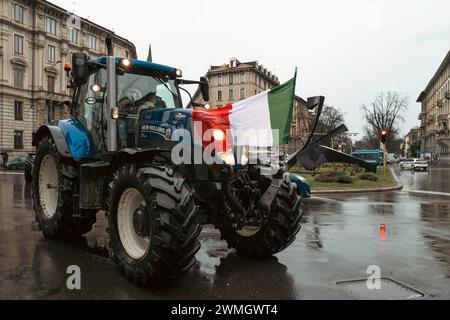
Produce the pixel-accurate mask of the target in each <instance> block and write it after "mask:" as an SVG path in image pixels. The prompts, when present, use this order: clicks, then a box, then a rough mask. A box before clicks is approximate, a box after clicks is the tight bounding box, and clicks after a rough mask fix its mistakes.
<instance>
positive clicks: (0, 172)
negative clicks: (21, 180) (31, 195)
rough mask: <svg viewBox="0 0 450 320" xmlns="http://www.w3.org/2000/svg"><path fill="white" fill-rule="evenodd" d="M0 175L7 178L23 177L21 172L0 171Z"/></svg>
mask: <svg viewBox="0 0 450 320" xmlns="http://www.w3.org/2000/svg"><path fill="white" fill-rule="evenodd" d="M0 174H3V175H7V176H23V172H6V171H0Z"/></svg>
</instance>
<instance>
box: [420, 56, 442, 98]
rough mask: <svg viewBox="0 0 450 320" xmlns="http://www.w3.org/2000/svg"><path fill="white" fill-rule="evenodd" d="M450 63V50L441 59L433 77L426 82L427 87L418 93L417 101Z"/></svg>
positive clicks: (426, 92)
mask: <svg viewBox="0 0 450 320" xmlns="http://www.w3.org/2000/svg"><path fill="white" fill-rule="evenodd" d="M449 63H450V50H449V51H448V53H447V55H446V56H445V58H444V60H443V61H442V63H441V65H440V66H439V68H438V69H437V71H436V73H435V74H434V76H433V78H431V80H430V82H429V83H428V85H427V87H426V88H425V90H424V91H422V92H421V93H420V95H419V98H417V102H422V101H423V100H424V99H425V97H426V96H427V94H428V93H429V91H430V89H431V87H432V86H433V85H434V83H435V82H436V81H437V79H438V78H439V76H440V75H441V73H442V72H443V71H444V70H445V68H446V67H447V65H448V64H449Z"/></svg>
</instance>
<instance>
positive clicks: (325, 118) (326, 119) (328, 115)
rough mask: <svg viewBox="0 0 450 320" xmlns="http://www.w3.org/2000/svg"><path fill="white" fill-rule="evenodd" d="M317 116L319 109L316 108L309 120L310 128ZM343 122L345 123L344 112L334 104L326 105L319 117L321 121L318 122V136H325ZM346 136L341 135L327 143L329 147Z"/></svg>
mask: <svg viewBox="0 0 450 320" xmlns="http://www.w3.org/2000/svg"><path fill="white" fill-rule="evenodd" d="M316 117H317V110H314V111H313V112H312V114H311V115H310V117H309V120H310V122H311V123H310V125H309V127H310V128H312V127H313V125H314V121H315V120H316ZM343 123H344V113H342V111H340V110H339V109H337V108H335V107H333V106H324V108H323V110H322V114H321V116H320V118H319V122H318V124H317V129H316V134H317V136H323V135H325V134H327V133H328V132H330V131H331V130H333V129H336V128H337V127H339V126H340V125H341V124H343ZM316 138H317V137H316ZM344 138H345V136H344V135H339V136H337V137H335V138H334V139H332V140H333V141H331V139H330V141H328V142H327V145H328V146H329V147H332V146H333V142H334V141H338V140H339V141H341V140H342V139H344Z"/></svg>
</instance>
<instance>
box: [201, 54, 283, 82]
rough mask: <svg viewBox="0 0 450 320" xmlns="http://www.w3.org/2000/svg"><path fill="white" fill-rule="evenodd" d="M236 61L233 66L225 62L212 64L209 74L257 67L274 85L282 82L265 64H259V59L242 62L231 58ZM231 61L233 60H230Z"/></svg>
mask: <svg viewBox="0 0 450 320" xmlns="http://www.w3.org/2000/svg"><path fill="white" fill-rule="evenodd" d="M231 60H234V61H235V62H236V66H231V63H229V64H223V65H221V66H211V67H210V69H209V70H208V74H211V73H227V72H231V71H233V72H238V71H242V70H246V69H255V70H256V71H258V72H259V73H260V74H261V75H263V76H264V77H265V78H266V79H267V80H268V81H270V82H272V84H273V85H278V84H280V82H279V79H278V77H277V76H276V75H275V74H273V73H272V72H270V71H268V70H267V68H265V67H264V66H263V65H261V64H259V63H258V61H248V62H240V61H239V60H238V59H235V58H233V59H231ZM230 62H231V61H230Z"/></svg>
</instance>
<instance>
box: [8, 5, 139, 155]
mask: <svg viewBox="0 0 450 320" xmlns="http://www.w3.org/2000/svg"><path fill="white" fill-rule="evenodd" d="M0 26H1V29H0V37H1V42H0V152H2V151H6V152H8V153H9V154H10V155H11V156H12V157H15V156H17V155H20V154H22V153H26V152H31V151H32V150H33V148H32V146H31V136H32V132H34V131H36V130H37V128H38V127H39V126H40V125H42V124H45V123H47V122H48V121H51V120H58V119H61V118H67V117H69V113H68V109H67V107H65V106H64V105H63V102H64V101H65V100H70V94H71V92H70V90H69V89H68V88H67V79H66V75H65V72H64V63H70V62H71V54H72V53H74V52H77V51H85V52H87V53H88V54H89V56H91V57H97V56H100V55H104V54H105V53H106V45H105V38H106V37H108V36H109V37H111V38H112V40H113V45H114V52H115V54H116V55H117V56H121V57H136V48H135V46H134V45H133V44H132V43H131V42H130V41H128V40H126V39H124V38H121V37H119V36H117V35H115V34H114V32H113V31H110V30H108V29H105V28H103V27H101V26H99V25H97V24H95V23H93V22H91V21H89V20H86V19H83V18H78V17H75V16H73V15H72V14H71V13H70V12H68V11H66V10H65V9H63V8H60V7H58V6H56V5H54V4H52V3H50V2H48V1H44V0H17V1H12V0H0ZM10 159H11V157H10Z"/></svg>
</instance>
